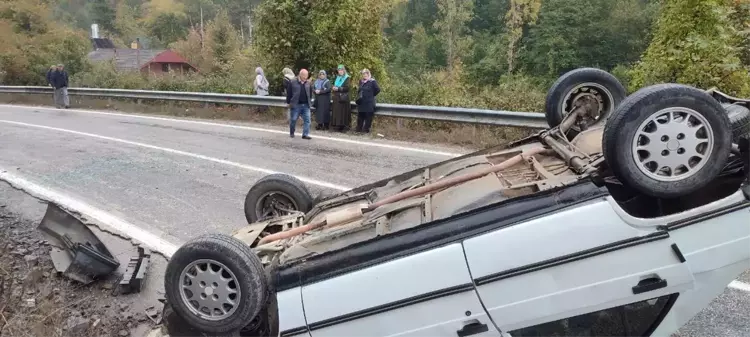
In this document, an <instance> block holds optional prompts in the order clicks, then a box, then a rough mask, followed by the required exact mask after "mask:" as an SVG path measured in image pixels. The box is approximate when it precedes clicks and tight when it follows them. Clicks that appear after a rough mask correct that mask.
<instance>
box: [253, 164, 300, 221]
mask: <svg viewBox="0 0 750 337" xmlns="http://www.w3.org/2000/svg"><path fill="white" fill-rule="evenodd" d="M267 198H272V199H273V200H270V201H269V199H267ZM274 202H275V203H276V204H275V205H279V207H280V208H283V209H289V210H293V211H300V212H305V213H306V212H307V211H309V210H310V209H311V208H312V205H313V198H312V195H311V194H310V191H309V190H308V189H307V187H306V186H305V184H304V183H303V182H301V181H300V180H299V179H297V178H295V177H292V176H290V175H288V174H283V173H275V174H271V175H267V176H265V177H263V178H261V179H260V180H258V181H257V182H256V183H255V184H254V185H253V186H252V187H251V188H250V190H249V191H248V192H247V195H246V196H245V219H247V222H248V223H254V222H257V221H260V220H263V219H264V218H266V217H270V216H279V215H283V214H286V212H284V210H283V209H276V208H278V207H270V208H262V207H260V206H261V205H263V204H266V205H267V204H268V203H271V204H273V203H274Z"/></svg>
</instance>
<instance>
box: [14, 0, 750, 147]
mask: <svg viewBox="0 0 750 337" xmlns="http://www.w3.org/2000/svg"><path fill="white" fill-rule="evenodd" d="M363 8H367V10H366V11H363ZM749 18H750V2H748V1H745V0H471V1H465V0H411V1H407V0H348V1H340V0H337V1H334V0H319V1H299V0H273V1H272V0H264V1H261V0H200V1H192V0H191V1H188V0H150V1H146V0H92V1H83V0H49V1H47V0H6V1H3V2H2V3H1V4H0V41H2V42H3V45H4V48H3V50H0V82H1V83H3V84H7V85H45V79H44V74H45V71H46V69H47V68H48V67H49V66H50V65H51V64H54V63H58V62H62V63H65V64H66V68H67V70H68V71H69V72H70V74H71V80H72V85H73V86H82V87H104V88H128V89H154V90H174V91H200V92H219V93H241V94H252V93H253V92H252V90H253V86H252V82H253V79H254V77H255V67H256V66H262V67H263V68H264V70H265V73H266V75H267V77H268V78H269V80H270V82H271V85H272V86H271V94H272V95H273V94H275V95H279V94H280V93H281V69H282V68H283V67H291V68H292V69H294V70H295V71H296V70H298V69H300V68H302V67H305V68H308V69H310V70H311V72H312V73H313V74H315V73H317V70H319V69H325V70H328V72H329V75H330V76H333V75H332V70H333V69H334V68H335V66H336V65H337V64H339V63H343V64H345V65H346V66H347V67H348V69H349V71H350V73H352V75H353V76H354V77H355V79H357V77H358V76H359V74H358V70H360V69H362V68H365V67H366V68H369V69H371V70H372V73H373V75H374V77H375V78H376V79H377V80H378V81H379V82H380V83H381V86H382V88H383V91H382V93H381V95H380V96H379V97H378V101H379V102H388V103H401V104H420V105H438V106H461V107H477V108H489V109H503V110H514V111H541V110H542V109H543V102H544V96H545V94H546V89H547V88H548V87H549V85H550V84H551V83H552V82H553V81H554V80H555V79H556V78H557V77H558V76H559V75H561V74H563V73H564V72H566V71H569V70H572V69H575V68H578V67H587V66H588V67H598V68H602V69H604V70H607V71H610V72H612V73H613V74H615V75H616V76H617V77H618V78H619V79H620V80H621V81H622V82H623V83H624V84H625V85H626V87H627V88H628V89H629V91H631V92H632V91H635V90H637V89H639V88H641V87H643V86H645V85H649V84H654V83H660V82H678V83H684V84H690V85H695V86H698V87H701V88H708V87H712V86H717V87H719V89H720V90H722V91H725V92H727V93H729V94H732V95H740V96H743V95H750V76H749V75H748V69H749V68H748V67H749V66H750V35H749V34H748V32H750V19H749ZM92 23H97V24H99V27H100V35H101V36H106V37H109V38H111V39H112V40H113V41H114V42H115V43H116V44H118V45H119V46H120V47H126V46H129V45H130V43H131V42H132V41H134V40H135V39H136V38H139V39H140V41H141V42H142V43H143V44H144V47H147V48H173V49H174V50H176V51H177V52H179V53H180V54H181V55H183V56H185V57H186V58H188V60H189V61H190V62H191V63H192V64H193V65H195V66H196V67H197V68H198V69H200V74H194V75H190V76H178V75H176V74H171V75H168V76H163V77H144V76H142V75H140V74H136V73H120V72H117V71H116V70H115V68H114V66H113V65H112V64H108V63H100V64H91V63H90V62H88V61H87V59H86V54H87V53H88V52H89V51H90V43H89V42H88V30H89V29H90V24H92ZM250 27H252V29H251V28H250ZM379 120H381V118H378V121H376V123H375V127H376V128H378V130H375V132H381V133H383V129H382V127H383V126H387V125H389V124H388V123H381V122H379ZM393 124H396V123H393ZM397 124H398V126H399V127H400V128H402V129H403V128H406V130H411V129H415V130H418V131H419V132H422V133H430V132H431V133H443V132H451V131H452V132H454V133H455V132H456V131H464V130H463V127H458V126H455V125H449V124H446V123H436V122H417V121H409V122H406V123H405V121H401V122H399V123H397ZM388 131H391V130H388ZM498 132H499V131H494V132H493V133H489V134H488V135H487V137H488V138H492V137H494V136H496V135H497V134H499V133H498ZM463 133H464V134H465V132H463ZM404 137H406V138H409V137H412V136H411V135H408V134H406V135H405V136H404ZM416 138H420V137H416ZM448 138H450V137H448ZM458 143H461V142H460V141H459V142H458Z"/></svg>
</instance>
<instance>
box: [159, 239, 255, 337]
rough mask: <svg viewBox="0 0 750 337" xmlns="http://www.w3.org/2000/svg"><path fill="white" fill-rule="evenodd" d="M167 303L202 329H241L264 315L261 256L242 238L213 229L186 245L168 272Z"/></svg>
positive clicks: (191, 324) (217, 330)
mask: <svg viewBox="0 0 750 337" xmlns="http://www.w3.org/2000/svg"><path fill="white" fill-rule="evenodd" d="M164 288H165V292H166V299H167V302H168V303H170V305H171V306H172V309H173V310H174V311H175V313H176V314H177V315H179V317H180V318H182V319H183V320H184V321H185V323H187V324H188V325H190V326H191V327H193V328H195V329H198V330H200V331H202V332H206V333H211V334H228V333H232V332H237V331H239V330H240V329H242V328H243V327H245V326H247V325H248V323H250V322H252V321H253V319H255V318H256V317H258V315H259V314H261V312H262V310H263V309H264V306H265V305H266V303H267V300H268V296H269V291H268V289H269V285H268V278H267V275H266V274H265V272H264V269H263V265H262V264H261V261H260V259H259V258H258V257H257V256H256V255H255V253H253V251H252V250H251V249H250V247H248V246H247V245H245V244H244V243H243V242H242V241H240V240H237V239H235V238H233V237H231V236H227V235H222V234H209V235H205V236H201V237H198V238H196V239H193V240H191V241H189V242H187V243H185V244H184V245H182V246H181V247H180V248H179V249H178V250H177V251H176V252H175V253H174V255H172V257H171V258H170V259H169V262H168V264H167V270H166V273H165V275H164Z"/></svg>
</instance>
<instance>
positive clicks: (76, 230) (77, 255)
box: [38, 203, 120, 284]
mask: <svg viewBox="0 0 750 337" xmlns="http://www.w3.org/2000/svg"><path fill="white" fill-rule="evenodd" d="M38 229H39V230H40V231H41V232H42V234H43V235H44V236H45V239H47V241H49V243H50V245H51V246H52V248H51V251H50V255H51V257H52V263H53V264H54V266H55V269H56V270H57V271H58V272H59V273H62V274H63V275H64V276H66V277H68V278H70V279H73V280H76V281H78V282H81V283H84V284H88V283H91V282H93V281H94V280H95V279H97V278H98V277H100V276H104V275H108V274H110V273H112V272H113V271H114V270H116V269H117V268H118V267H119V266H120V262H119V261H117V259H115V258H114V256H112V254H111V253H110V252H109V250H108V249H107V247H106V246H105V245H104V243H102V242H101V241H100V240H99V238H97V236H96V235H95V234H94V232H92V231H91V229H89V228H88V226H86V225H85V224H84V223H83V221H81V220H79V219H78V218H77V217H75V216H73V215H72V214H70V213H68V212H66V211H65V210H63V209H62V208H60V207H59V206H57V205H56V204H54V203H47V212H46V213H45V214H44V218H43V219H42V222H41V223H40V224H39V226H38Z"/></svg>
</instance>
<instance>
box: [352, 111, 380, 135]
mask: <svg viewBox="0 0 750 337" xmlns="http://www.w3.org/2000/svg"><path fill="white" fill-rule="evenodd" d="M374 116H375V112H362V111H358V112H357V129H356V131H357V132H365V133H368V132H370V127H372V118H373V117H374Z"/></svg>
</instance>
